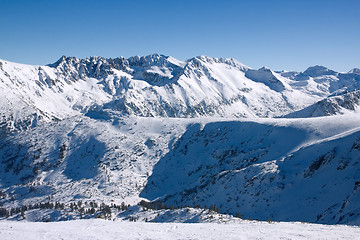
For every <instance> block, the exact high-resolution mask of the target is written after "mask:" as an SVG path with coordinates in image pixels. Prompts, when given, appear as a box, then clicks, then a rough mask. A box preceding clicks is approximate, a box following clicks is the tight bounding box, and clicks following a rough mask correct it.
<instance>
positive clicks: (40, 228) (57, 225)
mask: <svg viewBox="0 0 360 240" xmlns="http://www.w3.org/2000/svg"><path fill="white" fill-rule="evenodd" d="M359 236H360V228H359V227H353V226H344V225H335V226H334V225H320V224H308V223H300V222H272V223H268V222H256V221H243V222H242V223H230V224H217V223H187V224H185V223H144V222H121V221H106V220H98V219H92V220H74V221H66V222H51V223H39V222H15V221H1V222H0V239H2V240H15V239H16V240H17V239H27V240H31V239H34V240H39V239H46V240H52V239H63V240H66V239H69V240H75V239H77V240H80V239H86V240H92V239H101V240H106V239H139V240H140V239H157V240H159V239H166V240H168V239H207V240H210V239H214V240H215V239H216V240H219V239H227V240H230V239H267V240H268V239H327V240H329V239H346V240H350V239H359Z"/></svg>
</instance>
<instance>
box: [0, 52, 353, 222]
mask: <svg viewBox="0 0 360 240" xmlns="http://www.w3.org/2000/svg"><path fill="white" fill-rule="evenodd" d="M359 86H360V70H359V69H352V70H350V71H349V72H348V73H339V72H336V71H333V70H330V69H328V68H325V67H323V66H314V67H309V68H308V69H306V70H305V71H304V72H289V71H273V70H271V69H268V68H266V67H263V68H260V69H258V70H256V69H252V68H250V67H248V66H245V65H244V64H242V63H240V62H238V61H237V60H235V59H231V58H211V57H207V56H199V57H194V58H192V59H189V60H186V61H179V60H177V59H175V58H173V57H168V56H164V55H158V54H153V55H149V56H144V57H139V56H136V57H130V58H124V57H118V58H114V59H112V58H102V57H89V58H86V59H78V58H75V57H65V56H63V57H61V58H60V59H59V60H58V61H56V62H55V63H53V64H49V65H47V66H31V65H24V64H18V63H12V62H9V61H5V60H0V94H1V96H2V97H1V98H0V110H1V111H0V114H1V116H0V166H1V167H0V190H1V193H2V194H0V195H1V196H0V205H1V206H3V207H6V208H12V207H19V206H22V205H25V204H27V205H28V204H34V203H36V202H45V201H49V200H51V201H59V202H64V203H72V202H77V201H79V200H82V201H100V202H105V203H116V204H120V203H121V202H125V203H126V204H130V205H134V204H137V203H138V202H140V201H141V200H146V201H152V202H153V203H161V204H166V205H169V206H170V205H171V206H174V207H182V206H197V205H200V206H211V205H216V206H217V207H218V208H219V211H220V212H221V213H226V214H232V215H235V214H237V213H241V215H242V216H243V217H244V218H251V219H259V220H266V219H269V218H271V219H273V220H277V221H306V222H318V223H327V224H335V223H342V224H355V225H360V178H359V176H360V165H359V163H360V121H359V120H360V114H359V105H360V93H359V90H358V89H359ZM44 214H45V215H46V213H44ZM61 214H63V215H64V214H65V215H66V213H61ZM55 219H57V218H55Z"/></svg>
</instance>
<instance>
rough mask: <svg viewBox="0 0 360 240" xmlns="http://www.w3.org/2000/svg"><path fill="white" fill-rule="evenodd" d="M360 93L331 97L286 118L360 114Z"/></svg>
mask: <svg viewBox="0 0 360 240" xmlns="http://www.w3.org/2000/svg"><path fill="white" fill-rule="evenodd" d="M359 108H360V91H359V90H356V91H353V92H345V93H341V94H336V95H332V96H329V97H327V98H325V99H323V100H321V101H319V102H317V103H315V104H312V105H310V106H308V107H306V108H304V109H301V110H299V111H295V112H292V113H290V114H288V115H286V116H284V117H288V118H307V117H321V116H330V115H337V114H345V113H347V112H354V111H355V112H359Z"/></svg>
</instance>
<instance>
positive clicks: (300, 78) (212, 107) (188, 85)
mask: <svg viewBox="0 0 360 240" xmlns="http://www.w3.org/2000/svg"><path fill="white" fill-rule="evenodd" d="M286 76H287V77H286ZM0 78H1V82H0V91H1V94H2V96H4V97H3V98H2V99H1V100H0V101H1V106H2V113H3V114H2V116H1V126H3V128H4V127H5V126H6V128H8V129H23V128H26V127H28V126H32V125H34V124H36V123H37V122H38V121H39V120H40V121H52V120H56V119H64V118H66V117H69V116H75V115H78V114H80V115H81V114H87V116H96V117H100V116H101V115H102V117H106V115H107V114H108V112H109V111H116V112H117V113H118V114H121V115H136V116H144V117H199V116H219V117H273V116H281V115H285V114H288V113H291V112H293V111H296V110H300V109H302V108H304V107H307V106H309V105H311V104H313V103H315V102H317V101H319V100H321V99H322V98H324V97H326V96H328V95H330V94H332V93H333V92H336V91H337V90H339V89H341V90H344V89H347V90H354V89H356V88H357V87H358V85H359V78H360V76H359V75H356V74H352V73H349V74H340V73H336V72H334V71H331V70H328V69H326V68H324V67H319V66H316V67H312V68H309V69H307V70H306V71H305V72H304V73H298V74H296V75H290V76H288V75H287V74H286V73H284V72H283V73H276V72H274V71H271V70H270V69H267V68H261V69H259V70H253V69H251V68H249V67H246V66H245V65H243V64H241V63H239V62H238V61H236V60H234V59H223V58H210V57H206V56H200V57H195V58H192V59H189V60H187V61H179V60H176V59H174V58H172V57H167V56H163V55H158V54H153V55H149V56H145V57H130V58H128V59H126V58H124V57H119V58H114V59H105V58H102V57H90V58H86V59H78V58H74V57H65V56H63V57H61V58H60V59H59V60H58V61H57V62H55V63H54V64H50V65H48V66H29V65H22V64H16V63H11V62H7V61H3V60H1V61H0ZM19 111H20V112H19Z"/></svg>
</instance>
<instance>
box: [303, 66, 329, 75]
mask: <svg viewBox="0 0 360 240" xmlns="http://www.w3.org/2000/svg"><path fill="white" fill-rule="evenodd" d="M303 74H304V75H306V76H310V77H318V76H321V75H336V72H335V71H333V70H330V69H328V68H326V67H324V66H320V65H316V66H312V67H309V68H307V69H306V70H305V71H304V72H303Z"/></svg>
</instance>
